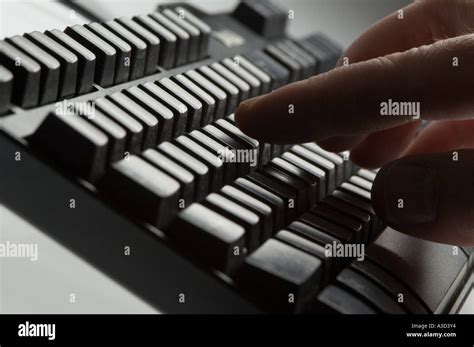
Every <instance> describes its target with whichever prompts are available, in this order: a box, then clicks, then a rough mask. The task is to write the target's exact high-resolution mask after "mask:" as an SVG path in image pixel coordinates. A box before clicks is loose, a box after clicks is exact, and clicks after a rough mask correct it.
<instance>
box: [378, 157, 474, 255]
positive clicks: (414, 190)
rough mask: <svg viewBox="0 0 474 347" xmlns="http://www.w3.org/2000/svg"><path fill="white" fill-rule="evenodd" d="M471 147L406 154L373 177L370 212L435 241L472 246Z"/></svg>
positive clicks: (473, 169) (473, 163)
mask: <svg viewBox="0 0 474 347" xmlns="http://www.w3.org/2000/svg"><path fill="white" fill-rule="evenodd" d="M472 177H474V150H466V149H464V150H459V151H456V152H445V153H436V154H428V155H423V156H411V157H405V158H402V159H398V160H396V161H394V162H392V163H390V164H388V165H387V166H385V167H383V168H382V169H381V170H380V171H379V172H378V174H377V177H376V178H375V181H374V185H373V188H372V202H373V205H374V209H375V212H376V213H377V214H378V215H379V216H381V217H382V218H383V220H385V221H386V223H387V224H388V225H389V226H390V227H392V228H394V229H396V230H398V231H400V232H404V233H407V234H410V235H413V236H416V237H420V238H423V239H426V240H431V241H435V242H441V243H448V244H455V245H464V246H474V232H473V230H474V181H473V179H472Z"/></svg>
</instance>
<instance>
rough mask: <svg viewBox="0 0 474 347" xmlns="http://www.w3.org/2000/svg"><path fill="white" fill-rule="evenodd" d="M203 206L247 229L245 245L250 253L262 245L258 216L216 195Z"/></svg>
mask: <svg viewBox="0 0 474 347" xmlns="http://www.w3.org/2000/svg"><path fill="white" fill-rule="evenodd" d="M202 204H203V205H205V206H207V207H209V208H212V210H213V211H216V212H218V213H220V214H221V215H223V216H224V217H226V218H229V219H230V220H232V221H233V222H235V223H237V224H239V225H241V226H242V227H243V228H244V229H245V239H246V241H245V244H246V247H247V250H248V251H250V252H252V251H254V250H255V249H256V248H257V247H258V246H259V245H260V239H261V225H260V219H259V218H258V215H256V214H255V213H253V212H252V211H250V210H249V209H247V208H245V207H242V206H241V205H239V204H237V203H235V202H233V201H232V200H229V199H227V198H226V197H224V196H222V195H219V194H216V193H211V194H209V195H208V196H207V197H206V199H205V200H204V201H203V202H202Z"/></svg>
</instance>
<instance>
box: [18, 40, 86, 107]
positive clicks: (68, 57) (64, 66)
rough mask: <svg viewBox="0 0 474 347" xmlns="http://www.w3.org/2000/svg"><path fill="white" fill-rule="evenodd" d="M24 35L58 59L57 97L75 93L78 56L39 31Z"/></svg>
mask: <svg viewBox="0 0 474 347" xmlns="http://www.w3.org/2000/svg"><path fill="white" fill-rule="evenodd" d="M25 37H26V38H27V39H29V40H31V41H32V42H34V43H35V44H36V45H38V46H39V47H40V48H41V49H43V50H45V51H46V52H48V53H49V54H51V55H52V56H53V57H54V58H55V59H57V60H58V61H59V63H60V81H59V88H58V89H59V95H58V96H59V98H66V97H69V96H73V95H75V93H76V83H77V69H78V62H79V59H78V57H77V56H76V55H75V54H74V53H73V52H71V51H70V50H69V49H67V48H65V47H64V46H62V45H60V44H59V43H57V42H56V41H54V40H53V39H51V38H50V37H48V36H46V35H45V34H43V33H40V32H39V31H34V32H32V33H29V34H25Z"/></svg>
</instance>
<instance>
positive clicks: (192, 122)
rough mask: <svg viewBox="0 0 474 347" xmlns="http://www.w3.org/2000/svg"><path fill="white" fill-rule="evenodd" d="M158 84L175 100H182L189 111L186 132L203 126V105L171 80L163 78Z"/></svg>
mask: <svg viewBox="0 0 474 347" xmlns="http://www.w3.org/2000/svg"><path fill="white" fill-rule="evenodd" d="M158 84H159V85H160V86H162V87H163V88H165V89H166V90H167V91H168V92H169V93H170V94H171V95H172V96H173V97H174V98H176V99H179V100H181V101H182V102H183V103H184V105H185V106H186V107H187V109H188V114H187V123H186V131H188V132H190V131H193V130H194V129H198V128H199V127H200V126H201V114H202V109H203V105H202V103H201V102H200V101H199V100H198V99H196V98H195V97H194V96H192V95H191V94H190V93H188V92H187V91H186V90H185V89H183V88H182V87H180V86H179V85H178V84H177V83H175V82H174V81H172V80H171V79H169V78H163V79H161V80H160V81H158Z"/></svg>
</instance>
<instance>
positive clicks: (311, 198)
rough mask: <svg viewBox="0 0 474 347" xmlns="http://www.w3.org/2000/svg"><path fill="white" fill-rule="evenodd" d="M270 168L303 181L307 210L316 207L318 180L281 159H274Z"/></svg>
mask: <svg viewBox="0 0 474 347" xmlns="http://www.w3.org/2000/svg"><path fill="white" fill-rule="evenodd" d="M270 166H272V167H274V168H276V169H277V170H280V171H282V172H284V173H286V174H287V175H289V176H292V177H294V178H295V179H298V180H300V181H303V182H304V184H305V185H306V188H305V191H306V196H307V199H308V200H307V208H308V209H310V208H312V207H313V206H314V205H316V202H317V199H318V196H319V186H318V180H317V179H316V178H315V177H314V176H312V175H311V174H309V173H307V172H306V171H304V170H302V169H300V168H299V167H298V166H296V165H293V164H291V163H290V162H288V161H286V160H284V159H281V158H274V159H273V160H272V161H271V162H270Z"/></svg>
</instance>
